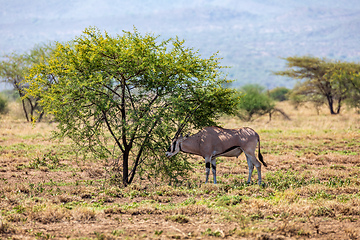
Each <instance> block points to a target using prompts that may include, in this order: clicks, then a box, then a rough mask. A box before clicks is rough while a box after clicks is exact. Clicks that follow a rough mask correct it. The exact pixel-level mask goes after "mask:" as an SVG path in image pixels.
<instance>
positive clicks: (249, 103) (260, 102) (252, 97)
mask: <svg viewBox="0 0 360 240" xmlns="http://www.w3.org/2000/svg"><path fill="white" fill-rule="evenodd" d="M240 92H241V93H242V94H244V95H243V96H242V98H241V102H240V104H239V105H238V108H239V112H238V114H237V116H238V117H239V118H240V119H242V120H245V121H251V120H252V118H253V117H254V115H260V116H261V115H264V114H267V113H270V112H271V111H272V110H273V109H274V107H275V104H274V102H273V100H272V99H271V98H270V97H269V96H268V95H267V94H266V93H265V92H264V88H263V87H262V86H260V85H253V84H248V85H245V86H243V87H242V88H241V89H240Z"/></svg>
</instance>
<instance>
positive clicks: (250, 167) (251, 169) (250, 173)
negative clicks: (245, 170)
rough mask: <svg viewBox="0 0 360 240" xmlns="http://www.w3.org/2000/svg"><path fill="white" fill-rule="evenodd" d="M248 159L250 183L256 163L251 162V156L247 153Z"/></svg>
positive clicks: (248, 181)
mask: <svg viewBox="0 0 360 240" xmlns="http://www.w3.org/2000/svg"><path fill="white" fill-rule="evenodd" d="M246 160H247V164H248V167H249V177H248V180H247V183H250V182H251V175H252V173H253V170H254V164H253V163H252V162H251V160H250V158H248V156H247V155H246Z"/></svg>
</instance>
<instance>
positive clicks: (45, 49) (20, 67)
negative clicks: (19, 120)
mask: <svg viewBox="0 0 360 240" xmlns="http://www.w3.org/2000/svg"><path fill="white" fill-rule="evenodd" d="M52 48H53V47H52V46H51V44H49V45H46V44H43V45H36V46H35V47H34V48H32V49H31V50H30V51H29V52H27V53H24V54H17V53H12V54H8V55H5V56H4V57H3V58H4V60H2V61H0V77H1V78H2V81H3V82H7V83H10V84H11V85H12V86H13V88H14V89H15V90H16V91H17V92H18V94H19V97H20V98H21V102H22V107H23V111H24V115H25V118H26V120H27V121H28V122H30V121H32V120H33V119H34V118H35V117H37V119H38V120H39V121H40V120H41V117H42V110H41V109H40V108H39V105H38V100H39V98H38V96H37V97H34V96H29V95H28V96H25V89H26V88H27V87H28V85H27V84H26V83H25V81H24V79H25V77H26V76H27V75H28V74H29V69H30V68H31V66H32V65H33V64H39V63H40V62H43V61H45V59H47V57H48V56H49V55H50V54H51V52H52Z"/></svg>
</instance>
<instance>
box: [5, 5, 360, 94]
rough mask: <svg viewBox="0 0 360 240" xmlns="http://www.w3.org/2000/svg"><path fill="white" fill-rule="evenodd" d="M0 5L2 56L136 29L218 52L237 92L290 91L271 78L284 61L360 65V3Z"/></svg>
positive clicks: (283, 81) (206, 53)
mask: <svg viewBox="0 0 360 240" xmlns="http://www.w3.org/2000/svg"><path fill="white" fill-rule="evenodd" d="M20 2H21V4H19V1H2V3H1V11H0V24H1V28H0V34H1V36H2V38H1V39H0V54H1V55H2V54H4V53H11V52H13V51H17V52H19V53H22V52H23V51H27V50H29V49H31V48H32V47H33V46H34V45H35V44H40V43H47V42H48V41H68V40H70V39H73V38H74V37H75V36H77V35H79V34H81V31H83V30H84V29H85V28H87V27H89V26H97V27H99V28H100V29H106V30H107V31H109V33H110V34H121V33H122V30H126V31H131V30H132V29H133V27H134V26H135V27H136V28H137V29H138V30H139V31H140V32H142V33H156V34H159V35H161V36H162V37H163V38H164V39H166V38H168V37H173V36H179V38H180V39H186V41H187V42H186V44H187V46H189V47H193V48H194V49H199V50H200V53H201V54H203V55H204V56H205V57H208V56H210V55H211V54H213V53H214V52H217V51H219V56H221V57H223V61H222V63H223V64H224V65H226V66H232V68H231V69H228V73H229V76H230V77H231V78H232V79H234V80H235V81H236V83H235V84H234V86H240V85H243V84H245V83H250V82H251V83H259V84H261V85H264V86H266V87H267V88H269V89H271V88H274V87H276V86H286V87H289V88H291V87H292V86H293V84H294V82H293V81H288V80H286V79H285V78H281V77H278V76H274V75H272V71H279V70H282V69H283V67H284V65H285V62H284V61H283V60H282V59H280V57H288V56H295V55H301V56H303V55H313V56H318V57H328V58H331V59H338V60H345V61H359V60H360V56H359V51H358V39H359V34H360V30H359V29H360V14H359V12H360V5H359V2H358V1H355V0H346V1H338V0H331V1H330V0H329V1H309V0H307V1H285V0H276V1H265V0H253V1H243V2H240V1H235V0H230V1H220V0H215V1H200V0H196V1H194V0H192V1H189V0H186V1H163V0H157V1H143V0H141V1H140V0H137V1H131V2H124V1H122V2H114V1H109V0H106V1H101V3H100V2H97V1H84V0H75V1H71V2H69V3H68V4H63V3H61V2H59V1H57V0H51V1H36V3H35V2H29V1H20Z"/></svg>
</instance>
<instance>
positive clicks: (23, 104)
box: [21, 100, 29, 122]
mask: <svg viewBox="0 0 360 240" xmlns="http://www.w3.org/2000/svg"><path fill="white" fill-rule="evenodd" d="M21 102H22V106H23V110H24V113H25V117H26V121H28V122H29V116H28V113H27V111H26V107H25V101H24V100H21Z"/></svg>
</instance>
